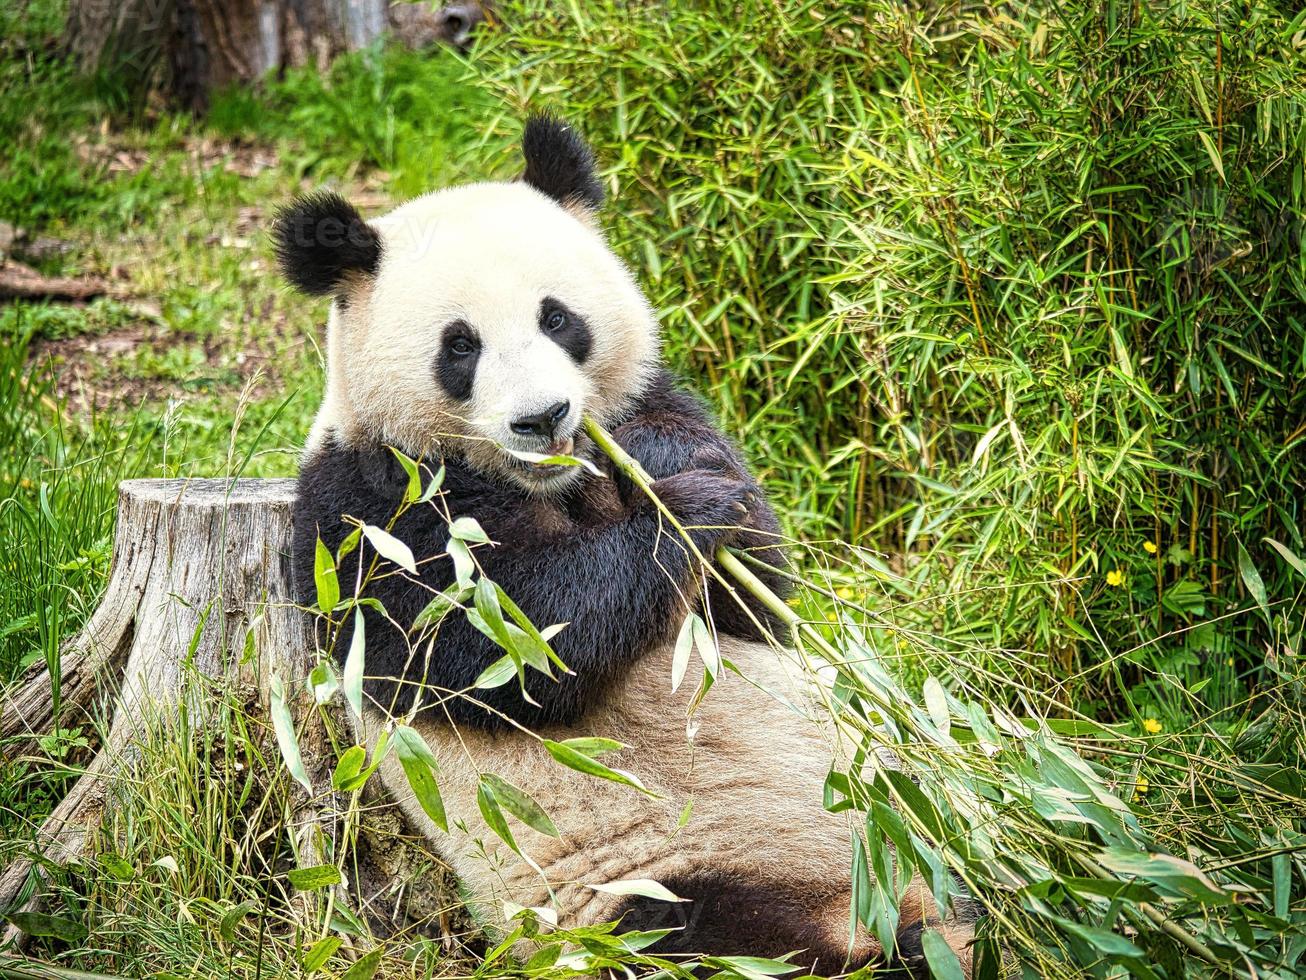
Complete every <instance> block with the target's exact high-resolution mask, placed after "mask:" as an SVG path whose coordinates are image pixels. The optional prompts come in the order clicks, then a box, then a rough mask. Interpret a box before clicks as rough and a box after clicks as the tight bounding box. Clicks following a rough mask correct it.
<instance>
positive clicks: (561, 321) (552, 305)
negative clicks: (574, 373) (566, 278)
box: [540, 297, 594, 364]
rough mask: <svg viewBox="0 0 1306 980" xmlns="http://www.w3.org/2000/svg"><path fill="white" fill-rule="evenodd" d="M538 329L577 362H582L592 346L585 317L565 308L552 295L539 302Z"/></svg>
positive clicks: (591, 338)
mask: <svg viewBox="0 0 1306 980" xmlns="http://www.w3.org/2000/svg"><path fill="white" fill-rule="evenodd" d="M540 330H541V331H543V333H544V336H546V337H548V338H549V339H550V340H552V341H553V342H554V343H555V344H557V345H558V346H559V347H561V348H562V349H563V350H565V351H566V352H567V354H568V355H570V357H571V359H572V360H573V361H575V362H576V363H577V364H584V363H585V360H586V358H588V357H589V356H590V348H591V347H593V346H594V338H593V336H592V335H591V334H590V326H589V324H588V323H586V322H585V318H584V317H582V316H578V315H577V314H575V313H573V312H572V311H571V310H569V309H567V307H566V306H564V305H563V304H562V303H559V302H558V301H557V300H556V299H553V298H552V297H546V298H545V299H544V302H542V303H541V304H540Z"/></svg>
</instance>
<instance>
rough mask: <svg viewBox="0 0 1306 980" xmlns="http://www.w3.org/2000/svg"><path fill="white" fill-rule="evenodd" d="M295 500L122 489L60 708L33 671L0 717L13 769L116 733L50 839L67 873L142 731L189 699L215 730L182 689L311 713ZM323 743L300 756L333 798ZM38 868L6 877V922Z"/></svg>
mask: <svg viewBox="0 0 1306 980" xmlns="http://www.w3.org/2000/svg"><path fill="white" fill-rule="evenodd" d="M294 499H295V484H294V481H293V480H129V481H127V482H125V483H123V484H122V486H121V488H120V492H119V500H118V525H117V533H116V536H115V539H114V550H113V563H112V568H111V573H110V579H109V585H108V588H107V590H106V592H105V595H104V599H103V601H102V602H101V604H100V606H99V608H98V609H97V611H96V612H95V614H94V615H93V616H92V617H91V619H90V621H89V622H88V623H87V625H86V628H85V629H84V630H83V631H82V632H81V633H80V634H79V635H78V636H76V637H75V638H73V639H72V640H71V641H69V643H68V644H67V645H66V646H65V648H64V650H63V654H62V658H61V663H60V678H59V684H58V697H57V702H58V703H57V705H56V697H55V693H56V692H55V686H54V684H53V683H52V678H51V677H50V675H49V674H48V673H47V672H46V671H44V670H40V669H33V670H32V671H31V672H30V673H29V675H28V676H27V677H25V678H24V679H23V680H22V681H21V682H20V683H19V684H18V685H17V686H16V688H15V689H14V690H13V691H12V692H11V693H10V694H9V695H8V696H6V698H5V702H4V709H3V713H2V714H0V745H3V746H5V749H4V752H5V754H6V755H7V756H8V757H9V758H10V759H14V758H17V757H18V756H19V755H21V754H23V753H24V752H26V751H27V750H29V749H30V748H31V747H33V746H34V744H35V742H34V740H35V739H36V737H37V736H40V735H43V734H45V733H47V732H49V731H50V730H51V728H52V727H53V725H54V724H55V723H56V721H57V723H58V724H59V725H61V726H64V727H66V726H68V725H69V724H74V723H77V722H78V721H85V720H88V719H91V718H98V719H100V720H101V721H103V722H105V723H107V735H106V736H105V738H104V741H103V744H102V745H101V746H100V748H99V751H98V753H97V755H96V756H95V758H94V760H93V761H92V762H91V763H90V765H89V766H88V767H87V768H86V770H85V773H84V774H83V775H82V776H81V777H80V778H79V779H78V780H77V782H76V783H75V784H74V786H73V788H72V789H71V790H70V791H69V792H68V795H67V796H66V797H65V798H64V799H63V800H62V801H61V802H60V803H59V804H58V806H57V807H56V808H55V809H54V811H53V812H52V813H51V814H50V816H49V818H48V819H47V820H46V821H45V824H44V825H43V827H42V828H41V830H40V833H39V835H38V850H39V853H40V854H41V856H43V857H44V858H47V859H49V860H50V861H52V862H54V863H60V864H62V863H66V862H68V861H72V860H75V859H77V858H78V857H79V856H80V855H81V854H82V852H83V850H84V848H85V845H86V842H87V838H88V834H90V833H92V832H93V831H94V830H95V828H96V827H97V826H98V824H99V820H100V816H101V812H102V809H103V807H104V805H105V802H106V792H107V790H108V784H109V782H110V777H111V776H112V774H113V773H114V772H115V770H118V769H121V768H123V767H124V766H129V765H130V762H131V757H132V755H133V743H135V742H136V741H137V740H138V739H139V737H140V736H141V735H142V734H143V732H142V726H143V725H144V724H145V722H146V719H148V718H149V717H151V716H154V717H157V716H158V715H159V713H160V712H161V711H162V712H167V711H169V710H175V708H176V707H178V706H179V705H180V704H181V703H182V701H183V699H184V700H185V703H186V706H187V708H188V710H189V711H190V715H191V718H193V719H195V720H196V722H197V723H198V724H201V725H202V724H203V723H204V721H205V719H206V718H209V717H211V716H212V712H213V710H214V705H213V699H212V698H208V699H206V698H205V697H204V696H203V695H204V692H205V688H204V687H202V686H200V685H196V684H194V683H186V678H187V676H190V677H194V676H200V677H203V678H206V679H209V680H211V681H213V682H217V683H222V684H231V685H247V686H249V689H251V690H253V691H254V692H256V695H255V696H256V699H257V700H259V701H260V702H263V706H264V707H266V702H265V700H264V698H265V695H266V693H267V692H268V691H269V689H270V682H271V679H272V677H273V676H276V677H278V678H280V680H281V682H282V684H283V687H284V690H285V691H286V692H287V694H286V698H287V701H288V702H291V703H292V705H293V704H294V702H295V701H296V699H299V701H300V704H299V707H300V709H301V711H302V709H303V708H304V707H305V706H306V704H307V701H308V699H307V698H306V697H305V696H304V695H303V692H304V691H305V687H306V685H305V683H304V681H305V678H306V676H307V673H306V672H307V670H308V668H309V666H310V665H309V663H308V661H309V656H308V654H309V652H310V651H311V650H312V649H313V647H312V641H311V636H310V634H309V632H308V630H309V625H310V619H309V617H308V616H307V615H306V614H304V612H303V611H302V610H300V609H298V608H296V607H295V605H294V603H293V592H292V588H291V581H290V562H289V554H290V533H291V521H290V517H291V507H292V505H293V503H294ZM251 650H252V651H253V653H254V655H253V656H252V657H246V656H245V654H246V653H247V652H248V651H251ZM242 661H244V662H243V663H242ZM206 700H207V701H208V703H205V701H206ZM56 712H57V718H56ZM301 717H302V715H301ZM315 734H316V735H317V736H318V739H317V740H315V737H314V736H315ZM320 736H321V726H316V728H315V727H314V726H312V725H309V726H307V728H306V731H305V734H304V735H303V736H301V747H302V750H303V755H304V760H305V764H306V767H308V769H309V774H310V779H311V781H312V782H313V783H314V785H316V786H325V787H329V775H328V774H329V772H330V766H331V765H332V764H333V763H334V759H331V758H329V756H330V755H331V754H330V753H329V752H328V751H326V750H325V746H324V745H322V744H320ZM315 741H316V744H315ZM299 792H300V795H301V796H302V797H304V798H305V799H304V800H303V805H304V810H305V812H304V813H302V814H297V815H296V816H298V817H302V819H303V823H304V826H305V827H306V828H311V826H312V825H313V824H314V822H315V820H314V817H313V814H311V813H309V812H308V811H309V810H310V809H311V808H312V807H313V806H314V805H315V804H314V802H313V801H310V800H308V799H307V796H308V794H307V793H303V792H302V790H301V791H299ZM326 796H327V797H328V798H329V796H330V794H329V793H328V794H326ZM316 805H317V806H319V807H320V806H322V805H323V804H322V801H321V800H319V801H317V803H316ZM296 826H297V827H298V826H299V825H298V823H297V824H296ZM35 856H36V855H33V857H35ZM40 867H41V862H35V863H34V861H33V860H32V859H26V860H19V861H16V862H15V863H14V864H12V865H11V866H10V867H9V868H7V869H6V870H5V871H4V873H3V874H0V910H9V911H15V908H14V906H15V900H16V899H17V898H18V897H19V896H20V894H21V893H22V892H23V891H24V889H25V887H26V885H27V883H28V881H29V875H31V874H33V873H36V874H40V873H41V872H40ZM31 904H32V902H31V901H29V902H27V903H24V907H30V906H31ZM12 934H13V933H12V930H11V932H10V934H9V936H12ZM6 938H8V936H7V937H6Z"/></svg>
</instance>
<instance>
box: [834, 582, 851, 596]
mask: <svg viewBox="0 0 1306 980" xmlns="http://www.w3.org/2000/svg"><path fill="white" fill-rule="evenodd" d="M834 594H835V595H837V596H838V597H839V598H840V599H851V598H852V597H853V596H855V595H856V594H857V593H856V592H854V591H853V590H852V589H850V588H848V586H846V585H841V586H839V588H837V589H835V590H834Z"/></svg>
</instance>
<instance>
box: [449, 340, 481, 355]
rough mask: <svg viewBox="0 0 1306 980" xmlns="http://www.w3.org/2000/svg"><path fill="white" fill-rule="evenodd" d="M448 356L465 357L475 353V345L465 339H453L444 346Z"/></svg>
mask: <svg viewBox="0 0 1306 980" xmlns="http://www.w3.org/2000/svg"><path fill="white" fill-rule="evenodd" d="M446 348H447V350H448V351H449V353H450V354H453V355H454V356H455V357H466V356H467V355H468V354H474V353H476V345H475V344H473V343H472V342H471V341H470V340H468V339H467V338H466V337H454V338H452V339H451V340H450V341H449V343H448V344H447V345H446Z"/></svg>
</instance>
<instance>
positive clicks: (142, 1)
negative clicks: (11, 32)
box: [65, 0, 488, 111]
mask: <svg viewBox="0 0 1306 980" xmlns="http://www.w3.org/2000/svg"><path fill="white" fill-rule="evenodd" d="M485 6H488V2H487V3H486V4H485ZM484 17H485V10H484V9H483V6H482V3H480V2H476V0H468V2H460V3H454V4H450V5H449V6H448V7H446V8H442V9H440V10H438V11H434V10H432V9H431V8H430V7H428V6H425V5H423V4H417V3H394V4H391V3H390V2H389V0H72V2H71V4H70V5H69V12H68V24H67V28H66V33H65V42H66V45H67V47H68V49H69V51H70V52H71V53H72V55H73V57H74V58H75V59H76V61H77V63H78V64H79V65H80V66H81V67H82V68H83V69H84V70H86V71H88V72H94V71H104V72H106V73H108V74H110V75H112V76H114V77H115V78H117V79H118V80H119V81H120V82H121V83H123V84H124V86H125V87H126V88H127V89H128V91H129V92H130V93H132V95H133V96H134V97H135V98H136V99H137V100H139V99H141V98H142V97H143V96H144V94H145V93H146V92H147V91H149V90H151V89H160V90H162V91H163V92H164V93H165V94H166V95H167V96H168V97H169V98H170V100H171V101H173V102H175V103H176V104H179V105H183V106H186V107H189V108H191V109H194V110H195V111H203V110H204V109H205V108H207V106H208V100H209V96H210V94H211V93H212V92H214V91H217V90H218V89H221V88H223V87H225V86H230V85H237V84H248V83H251V82H255V81H258V80H259V79H260V78H262V77H263V76H265V75H266V74H267V73H269V72H271V71H275V70H280V69H283V68H289V67H298V66H301V65H307V64H312V65H316V66H317V67H318V68H319V69H320V68H324V67H326V65H328V64H329V63H330V62H331V60H332V59H333V58H335V57H336V56H337V55H339V54H341V53H343V52H345V51H354V50H357V49H358V48H361V47H365V46H367V45H368V44H371V43H372V42H373V41H375V40H376V39H377V38H379V37H381V36H382V35H383V34H386V33H390V34H392V35H394V36H395V37H396V38H397V39H398V40H399V41H401V42H402V43H404V44H407V45H409V46H410V47H424V46H426V45H429V44H432V43H436V42H440V41H443V42H447V43H452V44H457V45H459V46H462V45H464V44H466V43H467V40H468V37H469V34H470V31H471V29H472V28H473V27H474V26H475V24H476V23H478V22H480V21H481V20H483V19H484Z"/></svg>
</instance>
